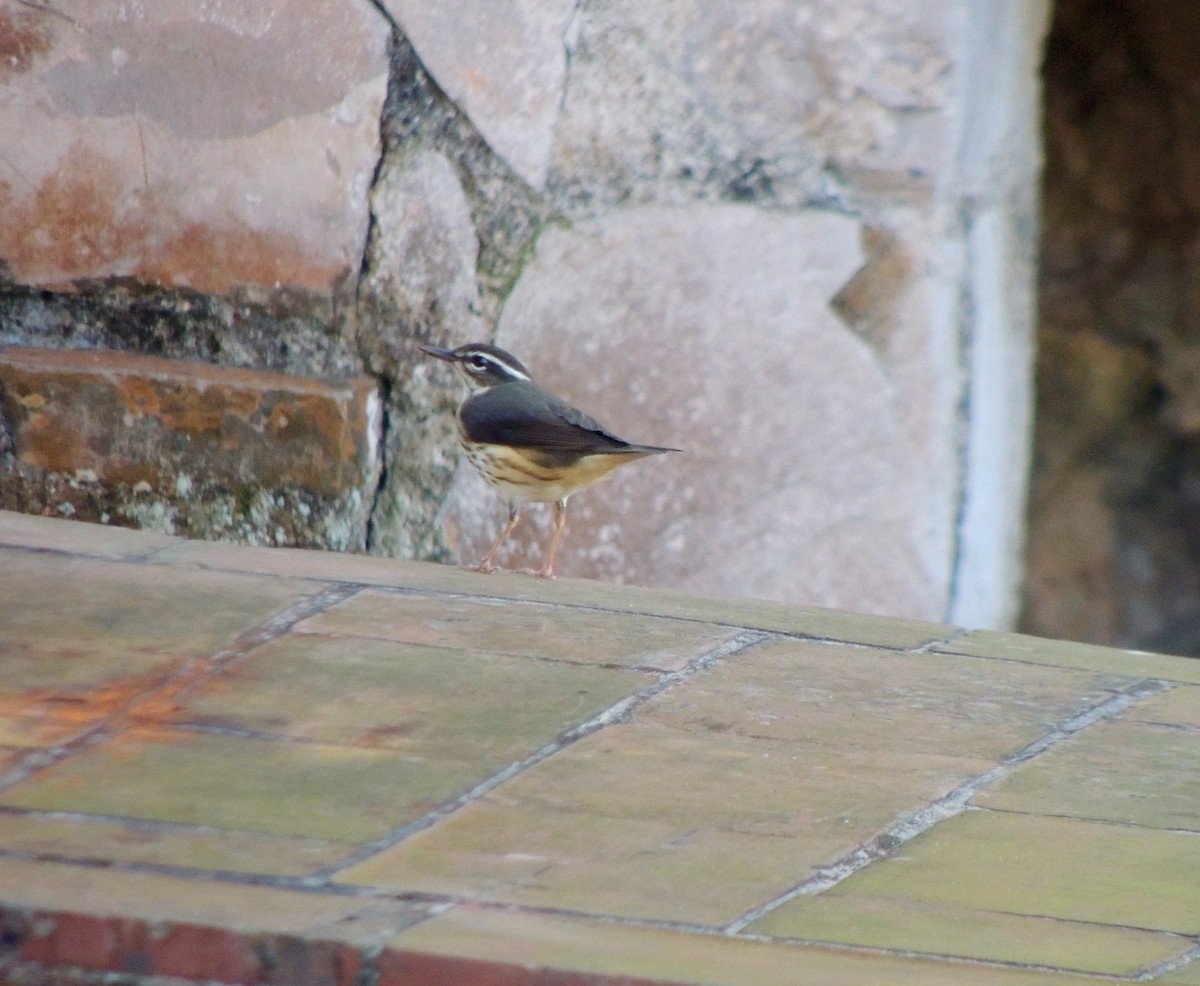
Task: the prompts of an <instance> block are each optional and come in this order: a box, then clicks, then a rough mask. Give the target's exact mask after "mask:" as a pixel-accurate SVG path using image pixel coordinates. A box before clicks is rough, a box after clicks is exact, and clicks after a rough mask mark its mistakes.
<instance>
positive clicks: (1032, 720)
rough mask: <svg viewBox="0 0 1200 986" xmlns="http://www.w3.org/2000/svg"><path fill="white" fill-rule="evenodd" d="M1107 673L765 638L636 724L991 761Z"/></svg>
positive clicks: (1103, 682)
mask: <svg viewBox="0 0 1200 986" xmlns="http://www.w3.org/2000/svg"><path fill="white" fill-rule="evenodd" d="M1122 680H1123V679H1121V678H1119V677H1118V676H1115V675H1104V674H1095V673H1088V672H1079V671H1068V670H1060V669H1057V668H1042V667H1037V666H1032V665H1021V664H1013V663H1006V662H992V661H979V660H971V659H966V658H962V657H954V656H946V655H941V654H929V653H920V654H908V653H897V652H895V651H887V650H879V649H874V648H863V647H830V646H828V645H820V644H814V643H809V642H803V641H789V640H782V641H771V642H768V643H765V644H760V645H758V646H756V647H752V648H749V649H747V650H744V651H742V652H740V653H737V654H733V655H731V656H730V657H728V658H726V659H724V660H722V661H720V662H719V663H717V664H716V665H714V666H713V667H712V668H710V669H708V670H706V671H705V672H704V673H703V674H701V675H696V676H694V677H692V678H690V679H689V680H688V681H686V682H685V683H683V684H682V685H680V686H679V687H677V688H672V689H670V690H668V691H666V692H665V693H663V694H662V695H661V696H659V697H657V698H655V699H654V700H653V701H651V702H650V703H648V704H647V705H646V706H645V707H644V708H643V709H642V710H641V711H640V713H639V716H640V717H641V718H644V719H650V720H653V721H656V722H663V723H667V724H671V725H675V726H678V727H680V728H683V729H688V730H693V731H707V732H713V733H734V734H737V735H742V736H750V737H761V738H763V739H772V740H784V741H788V742H791V743H795V744H798V745H799V749H798V751H797V752H801V753H803V755H805V756H812V755H817V756H820V755H821V754H823V753H825V752H827V751H837V752H838V753H842V754H845V753H850V752H852V751H861V752H862V753H864V754H866V755H867V756H868V757H870V756H874V755H876V754H877V753H878V752H879V751H881V750H890V751H897V752H898V751H901V750H905V751H911V752H918V753H927V754H932V755H938V756H960V757H965V758H972V759H980V758H982V759H987V760H998V759H1001V758H1003V757H1004V756H1007V755H1009V754H1011V753H1013V752H1015V751H1016V750H1018V749H1020V748H1021V747H1022V746H1024V745H1025V744H1027V743H1029V742H1030V741H1032V740H1034V739H1036V738H1038V737H1039V736H1041V735H1042V734H1043V733H1044V732H1045V731H1046V730H1047V729H1048V728H1050V727H1051V726H1053V725H1055V724H1056V723H1058V722H1060V721H1062V720H1063V719H1065V718H1068V717H1070V716H1072V715H1074V714H1075V713H1077V712H1079V711H1081V710H1082V709H1084V708H1086V707H1088V706H1090V705H1093V704H1095V703H1097V702H1099V701H1101V700H1103V699H1104V698H1106V697H1107V696H1108V691H1109V689H1110V688H1113V687H1116V686H1118V685H1119V684H1121V683H1122Z"/></svg>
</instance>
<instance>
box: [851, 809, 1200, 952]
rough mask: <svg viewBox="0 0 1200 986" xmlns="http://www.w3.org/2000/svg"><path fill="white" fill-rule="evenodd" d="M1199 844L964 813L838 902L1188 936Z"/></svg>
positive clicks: (1131, 831)
mask: <svg viewBox="0 0 1200 986" xmlns="http://www.w3.org/2000/svg"><path fill="white" fill-rule="evenodd" d="M1197 873H1200V839H1198V838H1197V837H1196V836H1195V835H1193V834H1190V833H1178V832H1164V831H1162V830H1160V829H1151V828H1141V827H1129V826H1122V825H1111V824H1107V823H1100V822H1090V821H1081V820H1078V819H1072V818H1054V817H1046V816H1042V815H1019V814H1012V813H1009V812H998V811H969V812H966V813H965V814H962V815H959V816H957V817H955V818H951V819H949V820H947V821H945V822H942V823H941V824H939V825H936V826H934V827H933V828H932V829H930V830H929V831H927V832H925V833H924V834H922V835H920V836H918V837H917V838H916V839H914V840H913V841H912V842H910V843H908V844H907V845H906V846H905V848H904V852H903V853H901V854H898V855H896V856H894V857H890V858H888V859H884V860H881V861H879V862H877V863H874V864H872V865H871V866H868V867H867V868H866V869H864V870H861V871H860V872H859V873H857V874H855V875H854V876H852V877H850V878H849V879H848V880H846V881H845V882H844V883H842V884H840V885H839V893H844V894H857V895H862V896H866V897H878V898H887V899H894V900H906V901H921V902H927V903H931V904H940V905H947V906H955V907H965V908H972V909H978V910H988V911H999V912H1007V913H1011V914H1026V915H1040V916H1044V917H1049V918H1062V919H1064V920H1070V921H1092V922H1096V923H1098V924H1108V925H1118V926H1124V927H1131V928H1141V929H1143V930H1158V931H1173V932H1179V933H1181V934H1189V935H1192V934H1195V933H1196V930H1197V928H1200V881H1197V879H1196V874H1197Z"/></svg>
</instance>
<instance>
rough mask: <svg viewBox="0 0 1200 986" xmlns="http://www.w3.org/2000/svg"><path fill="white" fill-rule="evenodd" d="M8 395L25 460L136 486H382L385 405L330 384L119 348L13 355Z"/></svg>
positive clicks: (352, 383)
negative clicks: (379, 467) (379, 447)
mask: <svg viewBox="0 0 1200 986" xmlns="http://www.w3.org/2000/svg"><path fill="white" fill-rule="evenodd" d="M0 393H2V395H3V397H2V407H3V414H4V417H5V419H6V420H7V422H8V426H9V429H10V431H11V434H12V441H13V446H14V448H13V451H14V454H15V455H16V458H17V460H18V462H20V463H21V464H22V465H25V466H27V467H30V468H33V469H36V470H44V471H49V472H54V473H60V474H64V475H67V476H75V477H86V478H88V479H93V478H94V480H98V481H99V482H101V483H104V484H121V485H124V486H126V487H129V488H133V487H136V486H138V485H139V484H146V485H147V486H149V488H151V489H153V490H157V491H168V492H170V491H173V490H174V489H176V488H177V486H178V484H180V483H188V482H193V481H201V480H206V481H210V482H217V483H222V484H225V485H226V486H230V487H233V486H237V485H238V484H243V483H253V484H255V485H256V486H261V487H265V488H277V487H292V486H295V487H300V488H302V489H305V490H308V491H310V492H312V493H314V494H316V495H321V496H332V495H336V494H338V493H340V492H342V491H343V490H345V489H347V488H362V487H363V486H364V484H369V483H371V482H372V479H371V477H372V476H373V473H374V469H375V468H376V463H375V448H376V442H377V432H378V427H379V422H378V415H379V403H378V398H377V395H376V393H375V389H374V385H373V382H372V381H371V380H370V379H369V378H367V377H356V378H353V379H350V380H346V381H341V382H336V383H330V382H325V381H321V380H316V379H310V378H300V377H292V376H287V375H285V374H280V373H266V372H260V371H255V370H244V369H234V368H229V367H219V366H211V365H209V364H205V363H192V362H186V361H182V360H169V359H162V358H158V357H151V356H140V355H134V354H130V353H119V352H112V351H84V350H48V349H26V348H20V347H14V348H9V349H6V350H3V351H2V352H0Z"/></svg>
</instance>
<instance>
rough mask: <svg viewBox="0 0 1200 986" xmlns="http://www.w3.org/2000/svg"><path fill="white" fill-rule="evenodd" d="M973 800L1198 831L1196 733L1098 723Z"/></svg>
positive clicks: (1199, 740) (1199, 753)
mask: <svg viewBox="0 0 1200 986" xmlns="http://www.w3.org/2000/svg"><path fill="white" fill-rule="evenodd" d="M1138 711H1139V712H1141V711H1143V710H1141V709H1139V710H1138ZM975 802H976V803H977V804H980V805H982V806H983V807H985V808H1001V809H1007V810H1009V811H1020V812H1033V813H1037V814H1042V815H1072V816H1076V817H1080V818H1096V819H1103V820H1105V821H1111V822H1125V823H1129V824H1134V825H1149V826H1152V827H1155V828H1166V829H1171V828H1178V829H1189V830H1191V831H1193V832H1198V833H1200V736H1198V735H1197V734H1196V733H1195V732H1192V731H1187V730H1181V729H1171V728H1169V727H1165V726H1150V725H1141V724H1138V723H1129V722H1123V721H1118V722H1102V723H1098V724H1096V725H1095V726H1092V727H1091V728H1090V729H1086V730H1084V731H1083V732H1081V733H1078V734H1076V735H1075V736H1072V737H1071V738H1070V739H1068V740H1066V741H1065V742H1064V743H1062V744H1061V745H1059V746H1057V747H1055V748H1054V749H1053V750H1049V751H1047V752H1046V753H1045V754H1043V755H1042V756H1039V757H1038V758H1037V759H1036V760H1033V761H1031V762H1029V763H1027V764H1025V765H1024V766H1022V767H1021V768H1019V769H1018V770H1016V771H1014V772H1013V773H1012V774H1010V775H1009V776H1008V777H1006V778H1005V779H1004V780H1003V781H1002V782H1001V783H999V784H997V785H996V786H995V787H993V788H991V789H990V790H988V791H984V792H982V793H981V794H980V795H978V796H977V797H976V798H975ZM1197 875H1198V877H1200V873H1198V874H1197Z"/></svg>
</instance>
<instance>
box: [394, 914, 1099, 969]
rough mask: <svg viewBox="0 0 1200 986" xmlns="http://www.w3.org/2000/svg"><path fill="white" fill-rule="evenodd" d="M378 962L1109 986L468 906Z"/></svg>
mask: <svg viewBox="0 0 1200 986" xmlns="http://www.w3.org/2000/svg"><path fill="white" fill-rule="evenodd" d="M383 960H384V961H385V962H386V963H395V966H396V967H397V968H400V969H406V970H408V971H409V972H410V973H412V974H414V975H415V976H416V978H414V980H413V981H421V980H420V976H421V975H426V979H427V981H431V982H432V981H433V977H434V975H435V974H436V972H439V971H444V970H447V969H455V968H456V965H455V960H464V961H474V962H478V963H483V964H485V965H484V966H483V968H486V969H487V970H488V971H489V972H491V973H492V974H493V975H494V976H495V981H496V982H506V983H507V982H514V983H515V982H519V981H525V980H524V979H523V978H522V976H523V975H524V974H527V973H528V970H530V969H539V970H545V974H546V976H547V980H546V981H547V982H549V981H554V982H557V981H559V979H560V978H561V980H562V981H563V982H568V981H569V982H575V981H579V982H580V983H583V982H587V983H591V982H596V983H600V982H613V983H617V982H637V983H643V982H645V983H651V982H653V983H660V982H661V983H696V984H700V983H703V984H705V986H843V984H844V986H860V984H861V986H875V984H887V986H1065V984H1068V983H1069V984H1077V986H1085V984H1099V983H1102V982H1106V981H1108V980H1104V979H1099V978H1095V977H1091V976H1080V977H1070V978H1066V977H1063V976H1062V975H1060V974H1058V973H1054V972H1040V971H1033V970H1026V969H1005V968H999V967H996V966H986V965H971V964H968V963H962V962H955V963H950V962H939V961H936V960H929V959H923V958H919V957H910V956H900V955H879V954H872V953H869V952H853V951H834V950H832V949H828V948H822V947H819V946H806V945H801V944H795V943H781V942H764V941H749V940H746V939H744V938H736V937H730V936H727V935H714V934H695V933H690V932H685V931H674V930H668V929H665V928H651V927H635V926H631V925H628V924H620V923H614V922H609V921H603V920H594V919H589V918H587V917H585V916H567V915H562V914H551V913H533V912H529V911H522V910H519V909H513V910H508V909H491V908H487V909H484V908H478V907H473V906H470V905H464V906H458V907H454V908H451V909H450V910H448V911H445V912H443V913H440V914H437V915H435V916H433V917H431V918H430V919H429V920H428V921H423V922H421V923H420V924H416V925H413V926H412V927H410V928H407V929H405V930H404V931H401V932H400V933H399V934H397V935H394V936H393V937H392V938H390V939H389V940H388V941H387V942H386V943H385V952H384V956H383ZM459 968H462V967H459ZM479 968H480V966H475V967H474V969H475V970H478V969H479ZM456 981H457V980H456ZM463 981H464V982H465V981H468V980H467V979H463ZM489 981H490V980H489Z"/></svg>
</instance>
